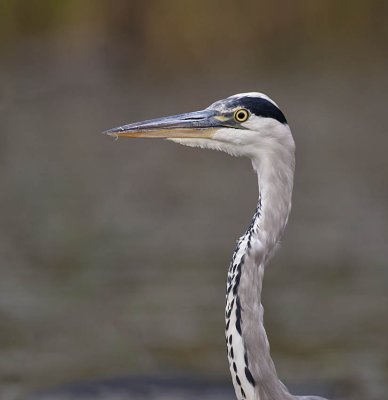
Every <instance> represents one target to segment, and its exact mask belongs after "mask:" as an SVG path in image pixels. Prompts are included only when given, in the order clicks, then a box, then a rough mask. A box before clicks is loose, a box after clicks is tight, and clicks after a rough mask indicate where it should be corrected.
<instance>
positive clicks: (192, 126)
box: [105, 92, 293, 156]
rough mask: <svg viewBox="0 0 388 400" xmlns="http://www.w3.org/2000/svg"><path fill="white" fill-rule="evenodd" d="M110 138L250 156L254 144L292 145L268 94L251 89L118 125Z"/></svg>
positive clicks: (279, 112) (281, 115)
mask: <svg viewBox="0 0 388 400" xmlns="http://www.w3.org/2000/svg"><path fill="white" fill-rule="evenodd" d="M105 133H106V134H108V135H110V136H114V137H128V138H138V137H144V138H164V139H168V140H172V141H174V142H177V143H180V144H183V145H187V146H192V147H201V148H208V149H215V150H221V151H225V152H227V153H229V154H232V155H236V156H240V155H246V156H251V155H252V154H253V153H254V152H255V151H256V150H257V148H258V147H260V148H268V147H272V146H276V145H278V144H282V143H284V144H287V145H292V146H293V139H292V135H291V131H290V129H289V127H288V124H287V120H286V118H285V116H284V115H283V113H282V112H281V111H280V109H279V107H278V106H277V105H276V103H274V102H273V101H272V100H271V99H270V98H269V97H268V96H266V95H264V94H262V93H257V92H252V93H241V94H236V95H234V96H230V97H228V98H226V99H223V100H219V101H217V102H215V103H213V104H211V105H210V106H209V107H207V108H206V109H204V110H201V111H194V112H190V113H185V114H180V115H174V116H169V117H163V118H156V119H151V120H146V121H141V122H135V123H132V124H128V125H123V126H119V127H117V128H113V129H110V130H108V131H106V132H105Z"/></svg>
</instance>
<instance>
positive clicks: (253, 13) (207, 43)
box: [0, 0, 388, 65]
mask: <svg viewBox="0 0 388 400" xmlns="http://www.w3.org/2000/svg"><path fill="white" fill-rule="evenodd" d="M387 16H388V2H386V1H378V0H374V1H366V0H354V1H350V0H346V1H335V0H332V1H327V0H316V1H309V0H298V1H272V2H263V1H254V0H248V1H244V2H239V1H236V0H223V1H203V0H200V1H196V0H186V1H179V0H150V1H147V2H141V1H124V0H117V1H115V2H114V3H112V2H111V1H108V0H95V1H92V0H82V1H76V0H45V1H43V0H41V1H39V0H33V1H23V0H2V1H1V2H0V41H1V43H3V45H8V46H11V45H12V43H13V42H14V41H15V40H20V39H22V38H23V37H26V36H27V37H31V36H37V35H47V34H50V35H53V36H60V37H62V38H66V37H68V38H69V40H73V41H74V42H77V43H79V42H83V41H86V42H88V43H91V42H95V43H98V42H100V43H101V42H103V41H104V40H107V38H112V39H113V40H114V41H116V43H120V44H121V43H122V42H126V43H127V47H125V46H124V47H123V52H124V53H126V52H127V55H128V57H131V56H133V54H136V57H138V58H140V59H142V58H143V59H144V61H152V60H154V61H155V60H156V61H157V60H161V59H172V60H174V61H177V62H179V63H181V64H186V63H195V64H196V65H200V64H202V63H203V61H204V60H211V63H212V64H214V63H215V64H220V63H221V64H222V63H223V62H225V61H228V62H232V61H233V59H235V58H239V59H240V61H241V58H243V61H245V62H247V63H248V65H249V63H251V64H254V63H255V62H256V61H258V60H260V61H261V62H264V63H270V64H272V63H273V61H274V60H275V61H276V60H277V59H278V57H277V54H279V53H281V54H288V55H289V56H290V57H291V60H290V62H291V61H292V59H294V58H298V57H304V56H306V55H308V56H309V57H311V54H315V55H316V56H317V57H319V56H320V54H322V52H324V53H325V58H327V56H328V55H330V54H331V55H332V56H337V57H343V58H345V59H346V57H347V56H348V54H349V53H351V54H354V53H355V52H357V51H361V49H363V48H365V47H368V53H372V54H373V53H375V55H380V56H382V57H383V54H381V52H382V51H384V49H385V50H386V47H385V45H386V43H387V39H388V23H387V22H388V20H387ZM111 44H112V43H111ZM113 44H114V42H113ZM3 48H6V46H5V47H4V46H3ZM291 49H292V51H291ZM268 56H270V57H269V58H268ZM361 58H362V57H361ZM322 61H323V60H322ZM360 61H362V59H361V60H360Z"/></svg>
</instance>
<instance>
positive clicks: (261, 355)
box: [226, 127, 295, 400]
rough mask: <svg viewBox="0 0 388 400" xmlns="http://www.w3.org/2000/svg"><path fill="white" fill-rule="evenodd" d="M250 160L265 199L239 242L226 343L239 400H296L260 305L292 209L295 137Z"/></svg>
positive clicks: (232, 274)
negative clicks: (282, 377)
mask: <svg viewBox="0 0 388 400" xmlns="http://www.w3.org/2000/svg"><path fill="white" fill-rule="evenodd" d="M287 128H288V127H287ZM251 160H252V165H253V168H254V169H255V171H256V173H257V176H258V182H259V193H260V194H259V200H258V205H257V210H256V213H255V215H254V217H253V220H252V223H251V225H250V226H249V228H248V230H247V232H246V233H245V234H244V235H243V236H242V237H241V238H240V239H239V241H238V244H237V248H236V251H235V253H234V255H233V259H232V262H231V265H230V268H229V273H228V285H227V295H226V340H227V346H228V357H229V364H230V371H231V374H232V380H233V384H234V387H235V391H236V395H237V397H238V399H240V400H245V399H247V400H275V399H276V400H288V399H295V397H294V396H292V395H291V394H290V393H289V392H288V391H287V389H286V388H285V386H284V385H283V384H282V383H281V382H280V381H279V379H278V377H277V374H276V370H275V366H274V364H273V361H272V359H271V356H270V348H269V343H268V339H267V335H266V332H265V329H264V325H263V307H262V305H261V291H262V281H263V276H264V267H265V264H266V262H267V261H268V259H269V258H270V256H271V255H272V253H273V252H274V249H275V248H276V245H277V243H278V241H279V239H280V237H281V236H282V233H283V231H284V228H285V226H286V223H287V219H288V215H289V212H290V208H291V195H292V185H293V175H294V160H295V158H294V142H293V140H292V137H291V136H285V140H284V141H277V142H275V143H271V146H269V147H264V148H262V147H261V148H259V149H258V150H257V152H253V153H252V155H251Z"/></svg>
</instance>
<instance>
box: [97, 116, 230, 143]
mask: <svg viewBox="0 0 388 400" xmlns="http://www.w3.org/2000/svg"><path fill="white" fill-rule="evenodd" d="M221 121H222V117H221V116H219V115H218V113H217V112H216V111H214V110H209V109H206V110H202V111H194V112H191V113H186V114H180V115H174V116H170V117H163V118H156V119H150V120H147V121H141V122H135V123H133V124H129V125H123V126H119V127H117V128H113V129H109V130H108V131H105V132H104V133H105V134H107V135H109V136H113V137H128V138H143V137H144V138H166V139H171V138H207V139H210V138H212V136H213V135H214V133H215V131H216V130H217V128H219V127H221Z"/></svg>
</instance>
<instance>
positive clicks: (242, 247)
mask: <svg viewBox="0 0 388 400" xmlns="http://www.w3.org/2000/svg"><path fill="white" fill-rule="evenodd" d="M106 133H107V134H108V135H111V136H114V137H127V138H139V137H140V138H164V139H168V140H171V141H173V142H176V143H180V144H183V145H187V146H192V147H200V148H206V149H214V150H220V151H223V152H226V153H228V154H230V155H233V156H246V157H248V158H249V159H250V160H251V162H252V166H253V169H254V171H255V172H256V174H257V177H258V184H259V199H258V202H257V208H256V211H255V213H254V216H253V219H252V221H251V224H250V225H249V227H248V229H247V231H246V232H245V233H244V234H243V235H242V236H241V237H240V239H239V240H238V241H237V246H236V249H235V251H234V253H233V257H232V261H231V263H230V266H229V270H228V277H227V288H226V310H225V320H226V329H225V332H226V343H227V354H228V359H229V368H230V372H231V375H232V381H233V385H234V388H235V392H236V396H237V398H238V399H239V400H296V399H300V400H302V399H303V400H318V399H321V400H322V397H317V396H294V395H292V394H290V392H289V391H288V390H287V388H286V386H285V385H284V384H283V383H282V382H281V381H280V380H279V378H278V375H277V373H276V369H275V365H274V363H273V360H272V358H271V355H270V347H269V343H268V338H267V335H266V332H265V329H264V323H263V314H264V309H263V306H262V304H261V293H262V282H263V277H264V270H265V266H266V264H267V263H268V261H269V259H270V258H271V256H272V255H273V253H274V251H275V249H276V247H277V244H278V243H279V240H280V238H281V236H282V234H283V231H284V229H285V227H286V224H287V220H288V216H289V213H290V210H291V196H292V187H293V179H294V166H295V144H294V139H293V136H292V134H291V130H290V127H289V125H288V123H287V120H286V118H285V116H284V114H283V113H282V111H281V110H280V109H279V107H278V106H277V104H276V103H275V102H274V101H272V100H271V99H270V98H269V97H268V96H266V95H264V94H262V93H256V92H252V93H241V94H236V95H234V96H231V97H228V98H226V99H224V100H219V101H217V102H215V103H213V104H211V105H210V106H209V107H207V108H206V109H204V110H201V111H195V112H190V113H186V114H180V115H174V116H169V117H164V118H157V119H151V120H146V121H142V122H136V123H132V124H128V125H124V126H120V127H117V128H113V129H110V130H108V131H106Z"/></svg>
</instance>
